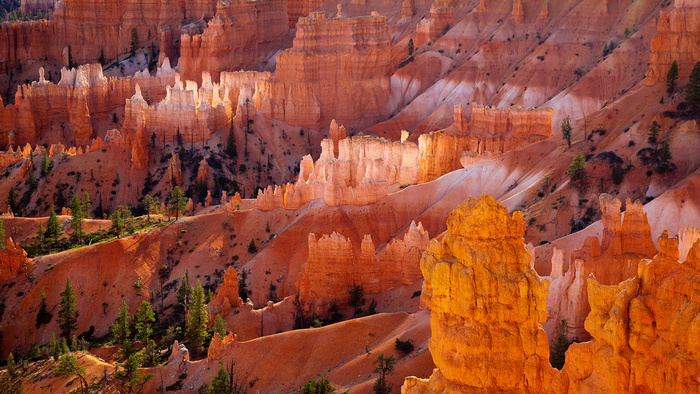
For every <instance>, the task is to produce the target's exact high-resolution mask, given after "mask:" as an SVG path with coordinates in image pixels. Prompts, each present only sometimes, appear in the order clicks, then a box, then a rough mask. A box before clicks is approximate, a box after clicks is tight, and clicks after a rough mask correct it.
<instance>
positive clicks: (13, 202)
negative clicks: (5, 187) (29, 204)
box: [7, 187, 19, 212]
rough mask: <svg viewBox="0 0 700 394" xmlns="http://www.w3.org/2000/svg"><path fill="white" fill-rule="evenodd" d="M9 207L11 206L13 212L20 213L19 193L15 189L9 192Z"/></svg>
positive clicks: (12, 188)
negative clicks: (18, 204)
mask: <svg viewBox="0 0 700 394" xmlns="http://www.w3.org/2000/svg"><path fill="white" fill-rule="evenodd" d="M7 205H9V206H10V209H11V210H12V212H18V211H19V209H18V206H17V192H16V191H15V188H14V187H11V188H10V191H8V192H7Z"/></svg>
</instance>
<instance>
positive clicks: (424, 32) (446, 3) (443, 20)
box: [416, 0, 455, 46]
mask: <svg viewBox="0 0 700 394" xmlns="http://www.w3.org/2000/svg"><path fill="white" fill-rule="evenodd" d="M454 3H455V2H454V0H435V1H433V5H432V6H431V7H430V18H428V19H423V20H422V21H421V22H420V23H419V24H418V26H417V27H416V46H418V45H422V44H426V43H428V42H430V41H433V40H435V39H436V38H438V37H440V36H441V35H443V34H445V32H446V30H447V27H448V25H450V24H451V23H452V21H453V20H454V17H455V4H454Z"/></svg>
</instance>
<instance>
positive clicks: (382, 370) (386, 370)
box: [372, 354, 396, 394]
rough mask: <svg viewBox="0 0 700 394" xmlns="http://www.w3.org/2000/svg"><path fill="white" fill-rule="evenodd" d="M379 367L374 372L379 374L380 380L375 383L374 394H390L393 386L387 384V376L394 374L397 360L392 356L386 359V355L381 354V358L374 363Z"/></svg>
mask: <svg viewBox="0 0 700 394" xmlns="http://www.w3.org/2000/svg"><path fill="white" fill-rule="evenodd" d="M374 364H375V365H376V366H377V367H376V368H374V370H373V371H372V372H374V373H378V374H379V379H377V381H376V382H375V383H374V387H373V389H374V392H375V393H377V394H388V393H390V392H391V389H392V386H391V385H390V384H388V383H387V382H386V377H387V375H391V374H393V373H394V366H395V365H396V358H395V357H394V356H393V355H392V356H389V357H384V354H380V355H379V357H377V359H376V360H375V361H374Z"/></svg>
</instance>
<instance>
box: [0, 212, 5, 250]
mask: <svg viewBox="0 0 700 394" xmlns="http://www.w3.org/2000/svg"><path fill="white" fill-rule="evenodd" d="M3 249H5V221H4V220H2V218H1V217H0V250H3Z"/></svg>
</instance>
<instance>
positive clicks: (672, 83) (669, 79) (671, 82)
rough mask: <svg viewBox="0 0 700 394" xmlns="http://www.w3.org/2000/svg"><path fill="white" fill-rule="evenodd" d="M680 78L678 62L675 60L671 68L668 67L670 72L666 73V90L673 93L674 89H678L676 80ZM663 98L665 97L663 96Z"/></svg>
mask: <svg viewBox="0 0 700 394" xmlns="http://www.w3.org/2000/svg"><path fill="white" fill-rule="evenodd" d="M677 80H678V63H676V61H675V60H674V61H673V63H672V64H671V68H669V69H668V73H667V74H666V87H667V88H666V91H667V92H668V94H671V93H673V90H674V89H676V81H677ZM662 99H663V97H662Z"/></svg>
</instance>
